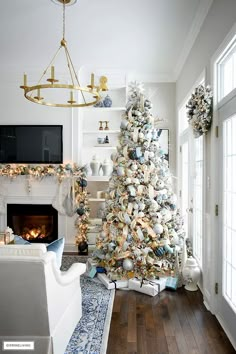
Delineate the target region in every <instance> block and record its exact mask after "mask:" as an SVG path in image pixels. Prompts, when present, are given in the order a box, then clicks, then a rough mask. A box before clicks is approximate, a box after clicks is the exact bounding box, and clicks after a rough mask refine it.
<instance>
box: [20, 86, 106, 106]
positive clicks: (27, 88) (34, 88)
mask: <svg viewBox="0 0 236 354" xmlns="http://www.w3.org/2000/svg"><path fill="white" fill-rule="evenodd" d="M21 88H23V89H24V91H25V92H24V96H25V98H26V99H27V100H29V101H31V102H34V103H38V104H41V105H44V106H50V107H86V106H93V105H95V104H96V103H97V102H98V101H99V99H100V95H99V93H98V92H96V91H91V89H89V88H84V87H80V86H78V85H66V84H42V85H35V86H21ZM52 88H55V89H61V88H64V89H67V90H75V91H80V92H87V93H89V94H91V95H93V98H95V99H94V100H93V101H91V102H86V103H82V102H81V103H76V101H68V103H51V102H47V101H43V98H42V99H40V98H35V97H33V96H31V95H29V93H30V92H33V91H37V90H41V89H52ZM94 88H96V87H95V86H94Z"/></svg>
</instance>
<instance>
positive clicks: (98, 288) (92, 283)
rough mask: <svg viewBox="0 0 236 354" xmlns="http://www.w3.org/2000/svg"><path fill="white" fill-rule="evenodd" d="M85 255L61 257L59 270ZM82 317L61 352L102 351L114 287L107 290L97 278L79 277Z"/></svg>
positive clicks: (90, 353)
mask: <svg viewBox="0 0 236 354" xmlns="http://www.w3.org/2000/svg"><path fill="white" fill-rule="evenodd" d="M74 262H86V257H79V256H63V259H62V268H61V269H62V270H67V269H68V268H69V267H70V266H71V264H73V263H74ZM81 290H82V317H81V319H80V321H79V322H78V324H77V326H76V328H75V330H74V333H73V334H72V337H71V339H70V342H69V344H68V345H67V348H66V352H65V354H72V353H73V354H74V353H76V354H104V353H106V348H107V341H108V335H109V329H110V322H111V315H112V306H113V301H114V295H115V290H114V289H112V290H107V289H106V288H105V286H104V285H103V284H102V283H101V282H100V281H99V280H98V279H96V278H95V279H90V278H89V277H87V276H86V275H83V276H81Z"/></svg>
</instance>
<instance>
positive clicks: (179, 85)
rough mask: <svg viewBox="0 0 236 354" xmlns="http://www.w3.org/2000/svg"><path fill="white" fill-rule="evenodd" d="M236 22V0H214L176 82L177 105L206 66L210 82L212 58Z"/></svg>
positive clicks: (208, 81)
mask: <svg viewBox="0 0 236 354" xmlns="http://www.w3.org/2000/svg"><path fill="white" fill-rule="evenodd" d="M235 22H236V1H235V0H214V1H213V4H212V6H211V8H210V10H209V12H208V14H207V16H206V19H205V21H204V23H203V26H202V28H201V30H200V32H199V35H198V37H197V39H196V41H195V44H194V46H193V48H192V50H191V52H190V54H189V56H188V59H187V60H186V62H185V64H184V67H183V70H182V72H181V74H180V76H179V78H178V80H177V82H176V102H177V106H178V105H180V104H181V103H182V101H183V100H184V98H185V96H186V95H187V93H188V91H189V90H190V89H191V87H192V86H193V85H194V83H195V81H196V80H197V78H198V77H199V76H200V74H201V72H202V71H203V70H204V69H205V68H206V69H207V83H210V60H211V58H212V56H213V54H214V53H215V51H216V50H217V48H218V47H219V45H220V44H221V42H222V41H223V40H224V38H225V37H226V35H227V33H228V32H229V31H230V29H231V28H232V27H233V24H234V23H235Z"/></svg>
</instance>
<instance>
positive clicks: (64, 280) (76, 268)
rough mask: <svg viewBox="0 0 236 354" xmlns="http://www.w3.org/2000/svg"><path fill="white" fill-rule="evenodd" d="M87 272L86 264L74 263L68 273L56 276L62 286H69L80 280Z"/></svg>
mask: <svg viewBox="0 0 236 354" xmlns="http://www.w3.org/2000/svg"><path fill="white" fill-rule="evenodd" d="M54 269H55V268H54ZM85 271H86V264H84V263H74V264H72V266H71V267H70V268H69V269H68V270H67V271H63V272H60V271H58V272H55V276H56V279H57V282H58V283H59V284H60V285H67V284H70V283H72V282H73V281H74V280H76V279H77V278H79V277H80V276H81V274H83V273H85Z"/></svg>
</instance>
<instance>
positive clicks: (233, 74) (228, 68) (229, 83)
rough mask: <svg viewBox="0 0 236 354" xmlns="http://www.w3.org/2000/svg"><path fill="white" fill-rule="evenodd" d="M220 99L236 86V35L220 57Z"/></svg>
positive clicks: (218, 64)
mask: <svg viewBox="0 0 236 354" xmlns="http://www.w3.org/2000/svg"><path fill="white" fill-rule="evenodd" d="M217 67H218V80H219V83H218V101H221V100H222V99H223V98H224V97H225V96H227V95H228V94H229V93H230V92H231V91H233V89H235V88H236V36H235V37H234V38H233V40H232V41H231V43H230V45H229V46H228V47H227V49H226V50H225V51H224V53H223V54H222V56H221V57H220V58H219V59H218V63H217Z"/></svg>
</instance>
